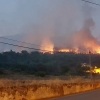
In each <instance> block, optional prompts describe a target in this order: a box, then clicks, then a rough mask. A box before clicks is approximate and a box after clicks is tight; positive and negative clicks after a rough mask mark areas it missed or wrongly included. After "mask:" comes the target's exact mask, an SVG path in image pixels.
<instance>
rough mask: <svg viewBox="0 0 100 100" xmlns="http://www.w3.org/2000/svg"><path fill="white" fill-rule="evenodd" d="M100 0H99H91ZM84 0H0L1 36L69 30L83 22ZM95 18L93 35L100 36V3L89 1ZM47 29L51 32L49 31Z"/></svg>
mask: <svg viewBox="0 0 100 100" xmlns="http://www.w3.org/2000/svg"><path fill="white" fill-rule="evenodd" d="M90 1H93V2H96V3H100V0H90ZM83 5H84V2H83V1H81V0H0V36H6V35H15V34H26V33H27V34H28V32H29V33H30V30H32V29H34V30H35V31H31V33H32V34H36V33H35V32H36V31H40V32H38V33H39V34H41V32H45V34H52V32H54V31H57V32H56V33H57V34H70V33H71V32H73V31H79V30H80V29H81V27H82V26H83V22H84V13H83V10H82V9H83ZM89 5H90V6H91V7H92V8H93V11H92V17H93V20H94V22H95V27H94V28H93V33H92V34H93V35H94V36H95V37H98V36H100V35H99V33H100V6H96V5H92V4H89ZM47 32H48V33H47Z"/></svg>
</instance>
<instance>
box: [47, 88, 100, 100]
mask: <svg viewBox="0 0 100 100" xmlns="http://www.w3.org/2000/svg"><path fill="white" fill-rule="evenodd" d="M47 100H100V89H99V90H94V91H89V92H85V93H79V94H73V95H70V96H65V97H59V98H52V99H47Z"/></svg>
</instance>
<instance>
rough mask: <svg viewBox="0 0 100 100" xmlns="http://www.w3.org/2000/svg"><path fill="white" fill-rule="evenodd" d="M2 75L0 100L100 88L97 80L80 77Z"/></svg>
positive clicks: (32, 99) (33, 98) (33, 99)
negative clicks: (11, 76)
mask: <svg viewBox="0 0 100 100" xmlns="http://www.w3.org/2000/svg"><path fill="white" fill-rule="evenodd" d="M3 77H4V76H3ZM3 77H1V80H0V100H37V99H42V98H49V97H56V96H64V95H68V94H72V93H77V92H83V91H87V90H91V89H95V88H100V83H99V80H96V81H95V82H94V81H91V80H90V79H84V78H82V77H71V78H68V77H49V79H48V77H46V78H36V77H33V76H24V77H23V76H20V75H18V76H13V78H9V79H8V78H7V77H8V76H7V77H5V78H3ZM18 77H19V79H18Z"/></svg>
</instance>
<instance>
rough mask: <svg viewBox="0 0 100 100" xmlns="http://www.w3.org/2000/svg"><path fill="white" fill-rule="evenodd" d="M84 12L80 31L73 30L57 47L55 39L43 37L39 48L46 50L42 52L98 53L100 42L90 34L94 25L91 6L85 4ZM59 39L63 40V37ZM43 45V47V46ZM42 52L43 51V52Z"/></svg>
mask: <svg viewBox="0 0 100 100" xmlns="http://www.w3.org/2000/svg"><path fill="white" fill-rule="evenodd" d="M83 13H84V15H85V16H84V17H85V20H84V24H83V27H82V28H81V30H80V31H77V32H75V33H74V34H73V35H71V36H70V39H69V40H68V38H69V37H66V38H67V39H66V43H64V46H63V47H62V46H61V45H60V43H59V44H58V47H57V46H56V43H55V41H53V40H52V39H50V38H45V39H44V40H43V42H42V45H41V49H42V50H46V51H44V52H52V53H53V52H74V53H85V54H86V53H88V52H89V51H91V53H93V54H95V53H96V54H100V43H99V41H98V40H97V39H96V38H95V37H94V36H93V35H92V29H93V27H94V26H95V22H94V20H93V18H92V14H91V13H92V8H91V7H89V6H88V5H85V9H83ZM60 41H64V40H63V39H62V40H60ZM43 46H45V47H43ZM44 52H43V53H44Z"/></svg>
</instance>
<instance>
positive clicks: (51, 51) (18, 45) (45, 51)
mask: <svg viewBox="0 0 100 100" xmlns="http://www.w3.org/2000/svg"><path fill="white" fill-rule="evenodd" d="M0 43H1V44H7V45H12V46H17V47H23V48H27V49H33V50H37V51H45V52H52V51H49V50H41V49H36V48H30V47H25V46H21V45H16V44H10V43H6V42H0Z"/></svg>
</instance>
